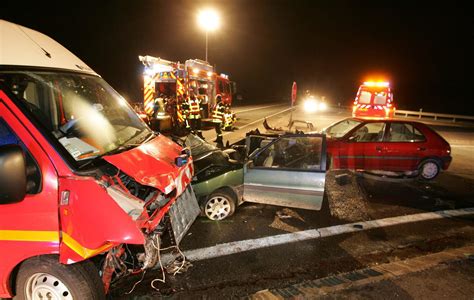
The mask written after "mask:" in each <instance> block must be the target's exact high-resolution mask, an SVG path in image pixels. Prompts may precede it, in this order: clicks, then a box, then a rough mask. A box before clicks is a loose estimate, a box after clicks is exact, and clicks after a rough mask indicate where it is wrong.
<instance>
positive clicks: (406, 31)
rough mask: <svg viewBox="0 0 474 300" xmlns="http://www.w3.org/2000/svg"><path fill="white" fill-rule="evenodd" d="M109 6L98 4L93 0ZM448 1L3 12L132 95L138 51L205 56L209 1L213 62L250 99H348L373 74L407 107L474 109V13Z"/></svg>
mask: <svg viewBox="0 0 474 300" xmlns="http://www.w3.org/2000/svg"><path fill="white" fill-rule="evenodd" d="M95 2H100V3H95ZM467 4H468V2H456V1H444V2H441V4H437V3H435V2H434V1H427V2H415V1H381V0H379V1H318V0H313V1H302V0H299V1H298V0H292V1H290V0H288V1H276V0H273V1H260V0H253V1H250V0H249V1H239V0H229V1H175V0H168V1H162V0H159V1H158V0H156V1H140V0H136V1H130V0H129V1H118V0H116V1H31V3H28V1H26V2H25V1H9V0H8V1H5V0H2V1H1V4H0V18H2V19H5V20H7V21H11V22H14V23H18V24H20V25H23V26H26V27H29V28H32V29H35V30H38V31H40V32H42V33H45V34H46V35H49V36H50V37H52V38H54V39H55V40H57V41H58V42H59V43H61V44H63V45H64V46H66V47H67V48H68V49H69V50H71V51H72V52H73V53H75V54H76V55H77V56H79V57H80V58H81V59H82V60H83V61H84V62H85V63H87V64H88V65H89V66H90V67H92V68H93V69H94V70H95V71H96V72H98V73H99V74H101V75H102V77H104V78H105V80H106V81H108V82H109V83H110V84H111V85H112V86H113V87H114V88H115V89H116V90H118V91H119V92H120V93H121V94H122V95H124V96H125V97H126V98H127V99H129V100H131V101H139V100H141V99H142V94H141V93H142V92H141V87H142V83H141V80H140V78H141V72H142V65H141V63H140V61H139V60H138V55H146V54H148V55H152V56H157V57H162V58H164V59H168V60H174V61H178V60H179V61H185V60H186V59H189V58H200V59H204V57H205V35H204V32H203V31H202V30H201V29H200V28H199V27H198V26H197V23H196V14H197V11H198V10H199V9H200V8H204V7H208V6H209V7H213V8H215V9H216V10H218V11H219V12H220V13H221V21H222V26H221V28H220V29H219V30H218V31H216V32H214V33H211V34H210V37H209V61H210V63H211V64H213V65H215V66H216V67H217V71H218V72H223V73H226V74H229V75H230V77H231V79H232V80H234V81H236V82H237V84H238V88H239V93H241V94H242V96H243V99H244V101H245V102H246V103H257V102H261V101H264V100H271V101H278V100H280V101H281V100H284V99H288V98H289V97H290V88H291V83H292V82H293V81H296V82H297V83H298V87H299V90H300V91H302V90H303V89H309V90H311V91H312V92H313V93H314V94H316V95H325V96H326V98H327V99H328V100H330V101H331V102H333V103H337V102H341V104H342V105H349V104H350V103H351V101H352V100H353V98H354V96H355V93H356V91H357V88H358V85H359V84H360V83H361V82H362V81H364V80H365V79H368V78H374V79H378V78H381V76H384V78H386V79H389V80H390V82H391V83H392V87H393V90H394V98H395V101H396V106H397V108H399V109H410V110H418V109H419V108H423V109H424V110H425V111H434V112H445V113H459V114H470V115H474V97H473V94H474V93H473V92H474V84H473V82H472V81H473V80H474V76H472V75H471V72H472V71H473V66H474V64H473V54H474V51H473V50H474V49H473V34H474V26H473V25H474V24H473V20H474V16H473V13H472V10H470V9H468V7H467Z"/></svg>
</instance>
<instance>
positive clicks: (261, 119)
mask: <svg viewBox="0 0 474 300" xmlns="http://www.w3.org/2000/svg"><path fill="white" fill-rule="evenodd" d="M293 108H294V107H290V108H287V109H284V110H281V111H279V112H277V113H274V114H273V115H270V116H266V117H263V118H260V119H258V120H255V121H253V122H250V123H248V124H245V125H243V126H240V127H239V129H238V130H240V129H242V128H245V127H248V126H250V125H252V124H255V123H257V122H261V121H263V120H265V119H266V118H267V119H268V118H271V117H274V116H276V115H279V114H281V113H284V112H286V111H289V110H291V109H293ZM231 133H233V132H226V133H224V134H223V136H224V135H228V134H231Z"/></svg>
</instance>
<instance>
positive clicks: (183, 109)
mask: <svg viewBox="0 0 474 300" xmlns="http://www.w3.org/2000/svg"><path fill="white" fill-rule="evenodd" d="M188 117H189V102H188V96H187V95H186V94H184V95H183V96H178V103H177V106H176V120H177V121H178V124H177V125H182V126H183V127H184V129H186V130H189V129H190V128H191V126H190V125H189V118H188ZM178 127H179V126H178Z"/></svg>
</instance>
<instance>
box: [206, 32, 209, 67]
mask: <svg viewBox="0 0 474 300" xmlns="http://www.w3.org/2000/svg"><path fill="white" fill-rule="evenodd" d="M208 32H209V30H207V29H206V61H207V40H208V36H207V35H208Z"/></svg>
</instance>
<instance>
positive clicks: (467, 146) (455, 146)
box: [450, 145, 474, 148]
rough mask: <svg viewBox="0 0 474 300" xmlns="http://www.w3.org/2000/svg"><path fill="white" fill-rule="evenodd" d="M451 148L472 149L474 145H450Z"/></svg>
mask: <svg viewBox="0 0 474 300" xmlns="http://www.w3.org/2000/svg"><path fill="white" fill-rule="evenodd" d="M450 146H451V148H473V147H474V145H450Z"/></svg>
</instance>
